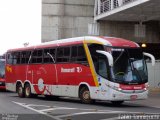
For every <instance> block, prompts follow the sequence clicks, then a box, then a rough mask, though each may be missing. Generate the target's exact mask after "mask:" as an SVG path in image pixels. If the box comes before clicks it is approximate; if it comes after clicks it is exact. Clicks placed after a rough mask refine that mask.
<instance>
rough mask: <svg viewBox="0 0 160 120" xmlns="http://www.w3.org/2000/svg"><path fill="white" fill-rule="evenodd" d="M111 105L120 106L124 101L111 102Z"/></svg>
mask: <svg viewBox="0 0 160 120" xmlns="http://www.w3.org/2000/svg"><path fill="white" fill-rule="evenodd" d="M111 102H112V104H113V105H115V106H118V105H121V104H122V103H123V102H124V101H111Z"/></svg>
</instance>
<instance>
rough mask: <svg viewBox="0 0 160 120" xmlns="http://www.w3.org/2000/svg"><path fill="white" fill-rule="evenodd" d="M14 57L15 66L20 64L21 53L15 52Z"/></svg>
mask: <svg viewBox="0 0 160 120" xmlns="http://www.w3.org/2000/svg"><path fill="white" fill-rule="evenodd" d="M12 55H13V59H12V63H13V64H14V65H15V64H20V63H21V61H20V52H14V53H12Z"/></svg>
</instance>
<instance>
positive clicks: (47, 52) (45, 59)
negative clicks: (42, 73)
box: [43, 49, 56, 63]
mask: <svg viewBox="0 0 160 120" xmlns="http://www.w3.org/2000/svg"><path fill="white" fill-rule="evenodd" d="M55 53H56V50H55V49H44V53H43V62H44V63H53V62H54V61H55ZM50 55H51V56H50ZM52 57H53V59H54V60H53V59H52Z"/></svg>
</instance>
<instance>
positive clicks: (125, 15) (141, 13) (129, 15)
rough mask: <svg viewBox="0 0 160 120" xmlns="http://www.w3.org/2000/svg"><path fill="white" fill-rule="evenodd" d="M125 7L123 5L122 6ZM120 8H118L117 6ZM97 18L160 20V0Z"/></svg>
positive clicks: (152, 0)
mask: <svg viewBox="0 0 160 120" xmlns="http://www.w3.org/2000/svg"><path fill="white" fill-rule="evenodd" d="M122 7H123V6H122ZM117 9H118V8H117ZM97 20H111V21H142V22H144V21H151V20H156V21H160V0H150V1H148V2H145V3H142V4H140V5H136V6H134V7H131V8H128V9H125V10H122V9H121V10H120V11H118V12H116V13H114V14H110V15H106V16H104V15H103V17H101V18H100V17H99V19H97Z"/></svg>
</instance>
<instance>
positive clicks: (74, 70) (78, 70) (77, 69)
mask: <svg viewBox="0 0 160 120" xmlns="http://www.w3.org/2000/svg"><path fill="white" fill-rule="evenodd" d="M75 72H77V73H81V72H82V68H81V67H76V68H61V73H75Z"/></svg>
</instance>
